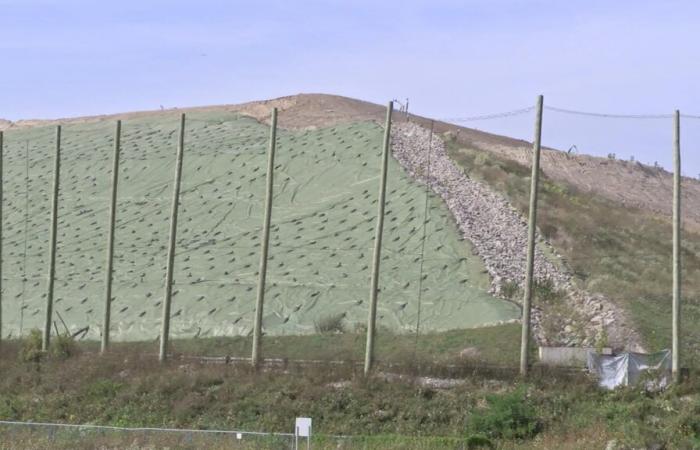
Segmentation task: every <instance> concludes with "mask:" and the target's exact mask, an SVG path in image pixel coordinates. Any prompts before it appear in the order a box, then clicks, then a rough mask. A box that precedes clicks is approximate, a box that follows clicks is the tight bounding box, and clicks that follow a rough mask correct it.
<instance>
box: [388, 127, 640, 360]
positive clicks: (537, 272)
mask: <svg viewBox="0 0 700 450" xmlns="http://www.w3.org/2000/svg"><path fill="white" fill-rule="evenodd" d="M392 153H393V156H394V158H395V159H396V160H397V161H398V162H399V164H400V165H401V166H402V167H403V168H404V169H405V170H406V172H407V173H408V174H409V175H410V176H411V177H412V178H413V179H415V180H416V181H418V182H419V183H421V184H426V183H427V184H428V185H429V187H430V189H431V190H432V191H433V192H434V193H435V194H437V195H438V196H439V197H440V198H442V200H443V201H444V202H445V204H446V205H447V207H448V209H449V210H450V212H451V213H452V216H453V217H454V219H455V221H456V223H457V225H458V227H459V229H460V231H461V232H462V235H463V237H464V238H465V239H468V240H469V241H470V242H471V243H472V245H473V247H474V252H475V253H476V254H477V255H478V256H479V257H481V258H482V259H483V261H484V264H485V266H486V270H487V271H488V273H489V275H490V277H491V280H492V283H491V288H490V292H491V293H492V294H494V295H499V296H501V297H504V295H503V292H502V288H503V286H504V283H506V282H515V283H517V284H518V286H522V285H523V284H524V280H525V262H526V245H527V232H528V226H527V222H526V221H525V220H524V218H523V217H522V216H521V215H520V213H519V212H518V211H517V210H515V208H513V206H512V205H510V203H509V202H508V201H507V200H506V199H505V198H503V197H502V196H501V195H499V194H497V193H496V192H494V191H493V190H491V189H490V188H489V187H488V186H486V185H484V184H483V183H480V182H478V181H476V180H473V179H471V178H469V177H468V176H467V175H466V174H465V173H464V172H463V171H462V170H460V169H459V168H458V167H457V166H456V165H455V164H454V163H453V162H452V159H451V158H450V157H449V155H448V154H447V151H446V149H445V144H444V142H443V140H442V139H441V138H440V136H437V135H433V136H432V142H431V133H430V130H427V129H425V128H423V127H421V126H419V125H417V124H415V123H396V124H394V126H393V128H392ZM537 241H538V245H537V246H536V250H535V267H534V277H535V279H536V280H538V281H540V282H542V281H545V280H549V281H550V282H551V283H552V284H553V285H554V287H555V288H556V289H557V290H561V291H563V292H565V293H566V302H567V306H568V307H569V310H570V311H571V312H574V313H575V315H576V316H577V317H576V319H577V322H578V323H579V324H580V325H581V326H580V327H576V326H573V325H574V324H573V322H571V320H570V319H571V314H569V317H567V318H565V317H557V318H556V319H557V322H553V323H560V322H561V323H562V326H561V327H556V328H557V331H556V332H555V333H552V332H550V333H549V335H547V333H545V330H544V329H543V328H544V327H543V326H542V325H543V321H544V320H546V318H547V316H548V315H552V314H556V313H554V312H551V311H548V310H543V308H542V307H541V306H538V305H533V310H532V316H531V317H532V319H531V323H532V327H533V332H534V334H535V337H536V339H537V340H538V342H539V344H540V345H566V346H573V345H577V346H593V345H595V342H596V340H597V339H598V336H599V335H600V334H601V333H602V332H603V330H604V332H605V333H606V334H607V339H608V342H607V344H608V345H609V346H614V347H617V348H636V349H637V350H639V349H640V347H639V342H640V340H639V337H638V336H637V335H636V333H635V332H634V331H633V330H632V328H631V327H629V326H628V325H627V320H626V318H625V317H624V314H623V313H622V311H621V310H620V309H619V308H617V307H616V305H614V304H613V303H612V302H610V301H609V300H608V299H606V298H605V297H604V296H602V295H597V294H596V295H590V294H587V293H584V292H581V291H580V290H579V289H577V288H576V287H575V286H574V285H573V283H572V277H571V274H570V273H569V272H568V271H567V270H566V268H565V267H564V265H563V263H562V264H561V267H558V266H557V265H555V264H553V263H552V262H551V260H550V259H548V258H547V256H545V254H544V253H543V251H542V248H543V247H546V248H547V249H548V252H550V253H551V254H552V255H554V258H556V259H559V260H560V261H563V260H562V259H561V256H560V255H558V254H557V253H556V252H555V251H554V249H553V248H552V247H551V245H549V243H547V242H546V241H544V240H542V238H541V236H540V234H539V233H538V234H537ZM550 328H552V327H550ZM577 330H578V331H577ZM552 334H554V335H552Z"/></svg>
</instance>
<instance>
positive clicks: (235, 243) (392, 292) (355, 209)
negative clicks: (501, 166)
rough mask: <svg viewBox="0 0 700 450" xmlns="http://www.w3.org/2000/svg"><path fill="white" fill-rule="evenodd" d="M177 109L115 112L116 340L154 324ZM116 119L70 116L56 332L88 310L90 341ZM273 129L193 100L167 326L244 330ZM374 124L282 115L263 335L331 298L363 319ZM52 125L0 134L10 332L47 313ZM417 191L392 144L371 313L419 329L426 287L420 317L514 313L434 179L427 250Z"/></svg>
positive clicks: (317, 313)
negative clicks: (201, 108) (303, 122)
mask: <svg viewBox="0 0 700 450" xmlns="http://www.w3.org/2000/svg"><path fill="white" fill-rule="evenodd" d="M177 125H178V123H177V117H176V116H174V115H167V114H163V115H159V116H151V117H147V118H140V119H132V120H125V121H124V122H123V134H122V158H121V166H120V185H119V193H118V202H117V208H118V212H117V230H116V243H115V265H114V270H115V273H114V278H115V281H114V287H113V296H114V297H113V301H112V326H113V328H112V332H111V336H112V339H113V340H143V339H154V338H156V337H157V336H158V333H159V327H160V312H161V307H162V306H161V302H162V297H163V290H164V287H163V283H164V278H165V264H166V244H167V239H168V220H169V214H170V200H171V199H170V195H171V189H172V178H173V171H174V163H175V151H176V139H177ZM113 129H114V124H113V123H111V122H108V121H103V122H96V123H86V124H68V125H66V126H65V127H64V129H63V142H62V169H61V191H60V196H59V224H58V236H59V242H58V254H57V272H56V279H57V282H56V293H55V299H56V300H55V311H56V315H55V320H56V323H57V327H58V329H59V330H63V329H64V325H63V323H62V322H65V324H66V326H67V327H68V328H69V329H70V330H71V331H75V330H78V329H80V328H83V327H86V326H87V327H89V331H88V334H87V336H88V337H89V338H93V339H96V338H98V337H99V335H100V333H101V318H102V305H103V295H104V294H103V293H104V286H105V274H104V271H105V253H106V245H107V226H108V205H109V193H110V186H109V183H110V174H109V171H110V170H111V158H112V145H113V136H112V133H113ZM268 133H269V129H268V127H267V126H265V125H263V124H260V123H258V122H256V121H254V120H252V119H250V118H245V117H241V116H238V115H235V114H233V113H226V112H209V113H202V112H198V113H191V114H188V118H187V128H186V136H185V155H184V170H183V182H182V183H183V184H182V196H181V207H180V218H179V223H178V239H177V255H176V263H175V285H174V288H173V292H174V297H173V304H172V314H173V319H172V324H171V333H172V335H173V336H174V337H192V336H200V337H203V336H221V335H241V334H242V335H247V334H249V333H250V332H251V329H252V320H253V311H254V307H255V286H256V283H257V276H258V274H257V269H258V263H259V255H260V237H259V236H260V227H261V224H262V212H263V196H264V187H265V180H264V177H265V164H266V155H265V152H266V149H267V138H268ZM381 134H382V129H381V127H379V126H378V125H376V124H374V123H369V122H366V123H354V124H347V125H339V126H335V127H332V128H323V129H314V130H306V131H287V130H279V133H278V139H279V140H278V147H277V157H276V167H275V183H274V185H275V186H274V189H275V196H274V204H273V210H272V232H271V240H270V245H271V247H270V260H269V265H268V287H267V294H266V300H265V302H266V303H265V313H264V321H263V327H264V331H265V333H266V334H273V335H281V334H303V333H313V332H314V324H315V323H316V322H317V321H318V320H319V319H320V318H321V317H324V316H329V315H333V314H344V315H345V316H344V317H345V318H344V321H345V324H346V326H348V327H352V326H354V324H358V323H364V322H365V321H366V318H367V307H368V304H367V303H368V300H367V299H368V295H369V274H370V268H369V267H368V266H369V264H370V261H371V256H372V255H371V249H372V243H373V236H374V227H375V219H376V217H375V215H376V210H377V194H378V193H377V190H378V176H379V158H380V145H381ZM53 139H54V129H53V128H52V127H36V128H30V129H17V130H13V131H9V132H6V138H5V142H6V147H5V204H4V207H5V210H4V214H5V229H4V231H5V236H4V239H5V242H4V256H5V260H4V271H3V276H4V277H5V280H4V283H3V289H4V292H3V295H4V301H3V306H4V314H3V317H4V320H5V324H4V325H3V330H4V331H5V334H6V335H10V336H17V335H18V334H20V333H22V334H26V333H27V332H28V331H29V330H30V329H32V328H39V327H40V326H41V324H42V320H43V314H44V303H45V300H46V273H47V265H48V257H47V253H48V236H49V220H50V211H49V206H50V186H51V179H52V174H51V170H52V157H53ZM27 153H28V159H27V156H26V155H27ZM27 169H28V177H27ZM425 195H426V194H425V188H424V187H423V186H420V185H418V184H417V183H414V182H413V181H411V180H410V179H409V178H408V177H407V175H406V174H405V173H404V172H403V170H402V169H401V168H400V167H399V165H398V164H397V163H396V162H395V161H393V160H392V161H391V163H390V167H389V182H388V197H387V198H388V203H387V214H386V222H385V238H384V247H383V255H382V268H381V277H380V287H381V292H380V295H379V308H378V319H379V320H378V323H379V324H380V325H382V326H386V327H389V328H391V329H393V330H395V331H399V332H413V331H415V329H416V326H417V322H418V309H419V303H420V310H421V313H420V329H421V332H424V331H438V330H446V329H454V328H468V327H474V326H478V325H480V324H484V323H491V322H495V321H500V320H508V319H513V318H516V317H518V315H519V311H518V308H517V306H515V305H513V304H511V303H508V302H505V301H503V300H499V299H495V298H493V297H491V296H490V295H489V294H488V293H487V292H486V290H487V289H488V285H489V280H488V277H487V275H486V274H485V271H484V267H483V264H482V262H481V261H480V259H479V258H478V257H476V256H474V254H473V253H472V251H471V248H470V245H469V243H468V242H464V241H462V240H461V239H460V237H459V233H458V231H457V229H456V227H455V225H454V223H453V221H452V219H451V217H450V215H449V212H448V211H447V209H446V207H445V206H444V205H443V204H442V203H441V201H440V200H439V199H438V198H436V197H434V196H432V195H431V196H430V198H429V202H428V205H429V214H428V220H427V223H426V226H427V230H426V231H427V234H426V235H427V241H426V244H425V252H424V255H422V254H421V240H422V236H423V229H422V226H423V217H424V205H425ZM25 218H28V220H25ZM421 258H423V259H424V265H423V272H422V276H423V284H422V286H423V293H422V296H421V300H420V302H419V300H418V298H419V295H418V288H419V279H420V278H421V273H420V262H421Z"/></svg>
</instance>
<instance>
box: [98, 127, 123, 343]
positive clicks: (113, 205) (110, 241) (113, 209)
mask: <svg viewBox="0 0 700 450" xmlns="http://www.w3.org/2000/svg"><path fill="white" fill-rule="evenodd" d="M121 132H122V121H121V120H117V127H116V129H115V130H114V160H113V162H112V198H111V200H110V203H109V231H108V233H107V263H106V266H107V273H106V275H105V276H106V280H105V306H104V320H103V324H102V328H103V330H102V346H101V347H100V353H105V352H106V351H107V348H108V347H109V326H110V314H111V310H112V272H113V262H114V225H115V223H116V216H117V183H118V181H119V151H120V146H121Z"/></svg>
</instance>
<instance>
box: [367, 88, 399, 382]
mask: <svg viewBox="0 0 700 450" xmlns="http://www.w3.org/2000/svg"><path fill="white" fill-rule="evenodd" d="M393 109H394V102H389V104H388V105H387V107H386V123H385V125H384V144H383V147H382V169H381V176H380V179H379V204H378V206H377V208H378V210H377V228H376V233H375V237H374V254H373V256H372V278H371V280H370V290H369V318H368V319H367V344H366V347H365V371H364V373H365V376H367V375H369V373H370V371H371V370H372V363H373V362H374V344H375V342H374V334H375V332H376V325H377V293H378V290H379V264H380V258H381V252H382V233H383V231H384V206H385V205H384V202H385V199H386V178H387V168H388V165H389V152H390V148H389V147H390V146H391V113H392V111H393Z"/></svg>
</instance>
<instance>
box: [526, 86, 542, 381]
mask: <svg viewBox="0 0 700 450" xmlns="http://www.w3.org/2000/svg"><path fill="white" fill-rule="evenodd" d="M543 103H544V98H543V97H542V96H541V95H540V96H538V97H537V114H536V116H535V140H534V143H533V146H532V175H531V177H530V217H529V219H528V230H527V231H528V232H527V262H526V266H525V294H524V295H523V317H522V336H521V339H520V375H521V376H523V377H526V376H527V372H528V369H529V364H528V351H529V348H530V345H529V344H530V303H531V300H532V283H533V274H534V269H535V231H536V230H537V183H538V179H539V172H540V147H541V140H542V105H543Z"/></svg>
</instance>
